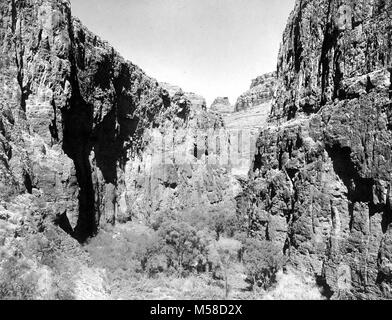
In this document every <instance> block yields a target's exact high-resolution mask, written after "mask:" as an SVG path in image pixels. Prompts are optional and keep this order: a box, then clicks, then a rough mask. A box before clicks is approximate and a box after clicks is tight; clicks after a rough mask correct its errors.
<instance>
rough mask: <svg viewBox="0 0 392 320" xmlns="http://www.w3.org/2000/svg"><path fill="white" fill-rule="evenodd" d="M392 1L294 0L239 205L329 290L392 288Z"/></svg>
mask: <svg viewBox="0 0 392 320" xmlns="http://www.w3.org/2000/svg"><path fill="white" fill-rule="evenodd" d="M391 14H392V4H391V3H389V2H387V1H378V0H361V1H337V0H329V1H327V0H315V1H307V0H298V1H297V2H296V5H295V9H294V11H293V12H292V14H291V16H290V19H289V22H288V25H287V27H286V30H285V32H284V35H283V44H282V46H281V50H280V54H279V60H278V70H277V75H278V76H277V77H278V87H277V88H278V90H277V93H276V99H275V100H274V103H273V106H272V111H271V115H270V118H269V125H268V128H266V129H265V130H263V132H262V133H261V134H260V136H259V138H258V142H257V146H256V147H257V151H256V155H255V158H254V161H253V164H252V168H251V174H250V179H251V181H250V183H249V184H248V186H247V187H246V188H247V190H245V191H244V193H243V194H242V196H240V197H238V198H237V200H238V202H237V203H238V212H239V213H240V214H241V215H243V216H245V217H247V219H248V221H249V224H250V225H251V227H250V228H249V229H248V230H249V232H250V233H251V234H253V235H254V236H257V237H261V238H265V239H268V240H270V241H273V242H275V243H277V244H279V245H280V246H281V247H282V250H284V252H285V253H286V254H287V255H289V256H290V257H291V260H292V263H293V264H294V265H296V266H297V267H298V268H299V269H301V270H303V271H306V272H310V273H312V274H314V275H315V276H316V277H317V279H318V282H319V284H320V285H322V286H323V287H324V289H325V290H324V293H325V295H327V296H328V297H333V298H342V299H350V298H355V299H369V298H380V297H381V298H392V277H391V276H392V268H391V266H392V254H391V252H392V242H391V237H392V227H391V222H392V214H391V183H392V180H391V169H392V163H391V161H392V158H391V148H390V144H391V141H392V133H391V37H390V36H391V27H392V20H391V18H390V17H391Z"/></svg>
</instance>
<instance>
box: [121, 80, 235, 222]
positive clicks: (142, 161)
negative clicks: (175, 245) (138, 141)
mask: <svg viewBox="0 0 392 320" xmlns="http://www.w3.org/2000/svg"><path fill="white" fill-rule="evenodd" d="M171 88H173V86H171ZM178 98H181V99H183V100H184V101H185V104H186V105H188V106H189V114H188V118H187V121H186V122H184V123H179V122H178V121H176V120H175V119H170V118H168V119H167V120H166V121H165V123H164V124H163V125H162V126H160V127H159V128H152V129H150V130H146V132H145V136H144V139H143V140H144V141H146V143H147V144H146V148H145V149H144V150H143V152H141V153H140V154H139V155H137V156H136V157H135V158H134V159H133V161H129V162H128V163H127V165H126V167H125V183H126V188H125V189H126V194H125V197H124V199H123V203H124V204H125V203H127V205H125V207H126V208H128V210H129V212H128V213H127V214H126V215H125V216H124V218H125V219H129V218H130V217H134V218H137V219H138V220H140V221H143V222H146V221H147V222H151V221H154V220H156V219H159V218H160V217H162V216H163V215H167V214H170V215H172V216H173V215H174V216H175V215H182V214H187V213H188V214H192V213H193V212H195V210H196V211H204V212H212V211H214V210H215V209H217V208H219V207H220V208H223V207H224V208H225V209H226V210H231V211H232V212H235V201H234V196H235V194H236V189H235V186H236V184H235V183H234V184H233V182H232V180H233V178H232V175H231V171H230V168H231V165H230V162H229V158H230V144H229V136H228V133H227V131H226V129H225V128H224V126H223V120H222V118H221V116H219V115H218V114H215V113H210V112H209V111H206V109H205V101H204V103H200V101H203V99H202V98H201V97H198V96H197V95H195V94H189V93H184V92H182V90H181V89H179V88H177V91H175V90H173V91H171V99H172V100H173V101H177V99H178Z"/></svg>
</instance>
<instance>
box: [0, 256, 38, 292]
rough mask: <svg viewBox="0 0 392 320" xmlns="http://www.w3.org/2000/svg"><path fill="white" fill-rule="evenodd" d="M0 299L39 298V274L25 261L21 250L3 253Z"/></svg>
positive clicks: (0, 266) (0, 273)
mask: <svg viewBox="0 0 392 320" xmlns="http://www.w3.org/2000/svg"><path fill="white" fill-rule="evenodd" d="M1 255H2V257H1V260H2V261H3V262H2V263H1V265H0V300H34V299H36V298H37V290H38V286H37V283H38V275H37V274H36V273H35V272H34V271H33V270H32V269H31V267H30V266H29V264H28V263H27V262H25V260H24V258H23V257H22V255H21V253H20V252H17V253H15V255H13V256H8V257H7V256H6V254H5V253H2V254H1Z"/></svg>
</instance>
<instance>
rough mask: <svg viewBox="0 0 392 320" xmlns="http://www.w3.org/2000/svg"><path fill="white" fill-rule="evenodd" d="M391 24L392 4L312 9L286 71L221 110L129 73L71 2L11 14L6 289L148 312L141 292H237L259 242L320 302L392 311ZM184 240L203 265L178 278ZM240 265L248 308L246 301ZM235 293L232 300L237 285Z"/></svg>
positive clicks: (6, 69)
mask: <svg viewBox="0 0 392 320" xmlns="http://www.w3.org/2000/svg"><path fill="white" fill-rule="evenodd" d="M391 14H392V3H389V2H388V1H383V0H360V1H352V0H297V1H296V3H295V7H294V10H293V11H292V13H291V15H290V17H289V19H288V23H287V26H286V29H285V31H284V34H283V40H282V44H281V47H280V52H279V56H278V62H277V68H276V71H273V70H274V69H275V66H271V70H272V71H273V72H271V73H268V74H264V75H260V76H259V77H258V78H256V79H254V80H253V81H252V83H251V86H250V89H249V90H248V91H247V92H245V93H244V94H242V95H241V96H240V97H239V98H238V100H237V101H236V102H235V103H234V104H231V102H230V101H229V99H228V98H227V97H218V98H217V99H216V100H215V101H214V103H213V104H212V105H211V106H207V102H206V100H205V99H204V98H203V97H202V96H200V95H198V94H196V93H190V92H185V91H184V90H182V89H181V88H180V87H178V86H176V85H172V84H168V83H164V82H159V81H164V80H165V79H159V81H158V80H155V79H153V78H151V77H149V76H148V75H147V74H146V73H145V72H144V71H143V70H142V69H140V68H139V67H138V66H136V65H135V64H133V63H132V62H129V61H127V60H125V59H124V58H123V57H122V56H121V55H120V54H119V53H118V52H117V51H116V50H115V49H114V48H113V47H112V46H111V45H110V44H109V43H107V42H106V41H104V40H102V39H101V38H99V37H98V36H96V35H95V34H93V33H92V32H90V31H89V30H88V29H87V28H86V27H85V26H84V25H83V24H82V22H81V21H80V20H79V19H77V18H75V17H73V16H72V14H71V5H70V2H69V1H68V0H54V1H53V0H4V1H2V2H1V3H0V49H1V54H0V249H1V250H0V256H1V261H0V262H1V263H0V271H1V270H5V268H6V267H5V266H6V265H7V263H9V261H14V260H12V259H13V258H15V257H16V258H17V260H18V261H24V263H25V264H26V265H28V268H29V270H32V271H31V272H30V271H29V272H25V273H24V275H23V277H21V278H23V279H30V278H31V277H32V275H33V274H34V277H35V278H36V282H37V283H38V285H36V286H35V287H37V288H36V292H37V293H36V295H37V296H38V297H40V298H54V299H67V298H69V297H68V295H67V294H68V293H69V292H71V291H72V295H73V296H74V298H76V299H112V298H114V299H115V298H118V299H123V298H124V297H125V298H129V297H131V298H134V297H135V295H136V293H132V292H133V291H132V290H133V289H129V288H135V287H136V288H139V287H138V286H140V283H139V282H137V281H142V280H137V281H136V280H134V279H139V278H140V277H142V276H140V274H143V276H144V275H145V274H147V273H148V275H149V276H151V275H152V276H151V278H154V277H156V276H157V274H160V273H164V272H166V273H167V274H169V276H172V274H173V273H174V270H176V272H177V271H178V272H179V273H180V276H181V277H182V276H183V273H184V272H185V271H186V272H188V273H187V276H189V274H191V273H192V272H194V273H195V274H196V273H197V274H203V273H208V272H212V273H213V279H214V280H209V279H208V280H206V279H204V278H203V281H206V283H208V284H211V283H213V281H215V280H216V281H218V280H222V279H223V277H224V276H222V270H223V269H224V262H223V259H221V258H219V254H220V252H221V251H220V249H219V248H220V247H219V246H220V245H221V246H223V247H224V246H225V245H228V246H229V247H230V248H232V247H234V248H237V247H236V246H237V243H240V242H241V241H242V240H243V238H246V239H245V240H243V241H244V243H245V242H246V243H247V242H249V241H252V239H257V240H258V241H263V243H264V242H265V243H268V244H271V248H277V251H278V252H279V254H281V255H282V259H283V257H284V259H285V261H286V260H287V261H288V262H287V263H286V265H285V268H284V269H285V270H293V271H292V272H294V273H295V274H296V275H301V276H302V275H303V276H304V277H306V279H308V278H309V279H311V280H310V281H309V283H312V284H311V285H310V284H309V283H307V282H306V281H305V282H306V283H305V284H303V283H302V282H301V285H304V286H305V287H306V288H308V287H307V286H308V285H309V286H311V287H312V290H315V292H316V293H315V295H317V297H318V298H320V299H392V228H391V223H392V208H391V183H392V178H391V174H392V172H391V171H392V155H391V147H390V144H391V141H392V132H391V128H392V123H391V119H392V118H391V98H392V96H391V90H392V83H391V80H392V75H391V70H392V65H391V41H392V38H391V35H392V33H391V31H392V30H391V29H392V20H391ZM248 63H251V62H248ZM232 102H233V101H232ZM184 217H185V218H184ZM182 219H185V220H184V221H185V222H186V224H185V222H184V221H183V220H182ZM166 220H169V221H172V220H173V221H176V223H177V221H179V222H178V225H176V224H172V225H170V224H168V222H167V221H166ZM202 224H204V225H203V228H204V227H205V226H209V227H211V228H212V231H211V232H210V233H208V232H207V231H206V230H204V229H203V230H202V228H201V227H200V226H201V225H202ZM165 228H166V229H165ZM162 230H165V232H166V231H167V230H168V231H167V233H165V234H164V236H162V234H163V231H162ZM185 230H187V232H188V231H189V233H190V234H191V235H192V236H191V237H190V238H189V239H187V240H186V241H188V242H189V243H192V244H194V247H192V248H191V249H189V248H188V249H187V250H188V251H186V254H187V255H188V256H191V253H192V254H194V252H197V254H194V255H192V257H189V258H187V257H186V255H183V254H182V255H181V254H179V253H178V252H176V253H175V254H176V257H177V256H181V259H179V258H178V257H177V258H178V261H177V260H176V259H175V258H173V256H174V255H175V254H174V253H173V252H174V251H176V250H177V249H178V247H179V245H178V243H177V242H176V241H178V239H179V238H181V236H182V233H181V232H185ZM174 233H175V237H174V236H173V234H174ZM207 233H208V234H207ZM169 235H170V236H173V237H174V238H175V239H174V240H173V239H169V238H168V237H169ZM159 237H162V239H164V240H165V241H166V245H167V247H164V248H165V249H164V250H163V249H162V248H161V247H159V248H158V247H157V246H158V243H159V245H161V242H162V241H161V240H162V239H161V238H159ZM156 238H157V239H158V238H159V239H160V240H159V241H161V242H159V241H158V240H156ZM118 239H121V241H123V242H124V243H126V244H127V246H129V247H126V246H125V247H124V246H123V242H120V241H118V242H116V241H117V240H118ZM155 240H156V241H157V242H154V243H153V241H155ZM170 241H172V242H174V243H175V244H176V245H177V247H175V248H176V250H174V249H172V247H170V248H171V249H170V250H169V249H167V248H168V247H169V246H170V245H172V242H170ZM186 241H184V242H186ZM225 241H226V242H225ZM151 243H152V244H151ZM107 244H110V245H112V246H113V247H109V246H106V245H107ZM150 244H151V246H150V247H147V249H146V250H144V251H143V252H142V253H140V252H139V251H137V250H139V249H137V250H136V249H135V248H134V247H132V246H135V247H136V246H139V247H142V246H148V245H150ZM105 246H106V247H105ZM239 246H241V244H240V245H239ZM173 247H174V246H173ZM130 248H131V249H130ZM153 248H154V250H155V251H154V252H155V253H154V254H155V255H152V254H151V252H153ZM157 248H158V249H157ZM116 250H117V251H116ZM165 250H167V252H169V253H167V256H165V257H164V256H162V255H163V253H164V252H166V251H165ZM236 250H237V249H236ZM271 250H272V249H271ZM48 252H49V253H53V255H52V256H50V257H51V258H50V259H51V260H50V262H48V261H47V260H45V259H44V257H46V258H47V257H48V256H47V255H48ZM156 252H158V253H159V254H156ZM241 252H242V253H244V251H243V250H242V249H238V250H237V251H236V252H235V255H236V254H237V253H238V255H239V256H241ZM105 254H107V256H105ZM116 254H117V255H118V256H116ZM169 254H170V257H169ZM56 255H57V256H56ZM111 255H112V256H113V257H112V256H111ZM140 256H141V258H140ZM244 256H245V258H244V257H240V260H241V259H243V260H246V255H244ZM119 257H124V261H126V263H128V260H127V259H128V258H129V259H131V257H132V259H133V260H130V262H129V263H128V265H127V267H118V268H117V266H116V268H117V269H121V268H122V270H128V269H126V268H130V267H129V265H132V268H134V269H132V272H134V273H135V274H138V276H130V275H125V272H122V271H118V270H117V269H116V270H117V271H118V274H120V275H121V276H118V277H119V278H121V281H124V282H127V283H128V282H129V283H132V285H130V286H129V287H127V289H126V290H125V289H124V288H120V286H119V285H118V282H116V281H119V280H118V279H117V278H116V279H114V280H113V279H111V280H110V281H109V280H107V279H108V278H110V273H111V269H110V268H111V267H112V266H108V265H107V264H108V261H112V260H115V261H118V260H120V259H119ZM16 258H15V259H16ZM60 258H61V260H59V259H60ZM105 259H107V261H104V260H105ZM110 259H112V260H110ZM186 259H188V260H189V261H187V260H186ZM17 260H15V261H16V262H15V261H14V262H13V263H16V265H17V263H18V262H17ZM134 261H137V263H136V262H134ZM3 262H4V263H3ZM240 262H241V263H242V260H241V261H236V262H235V263H234V267H232V268H233V279H235V281H234V280H233V283H234V284H233V285H232V289H231V292H232V295H233V298H237V299H246V298H249V296H244V293H243V292H244V291H246V290H247V289H245V286H246V282H247V281H248V280H246V281H245V280H244V279H243V278H246V275H245V276H244V277H243V275H244V273H246V272H245V271H244V270H243V265H242V264H241V263H240ZM118 263H120V262H118ZM124 263H125V262H124ZM133 263H134V264H135V266H133ZM75 268H76V269H75ZM187 268H188V269H187ZM59 270H60V271H59ZM140 270H142V271H140ZM225 270H226V269H225ZM117 271H116V272H117ZM181 272H182V273H181ZM0 273H1V272H0ZM118 274H117V273H116V276H117V275H118ZM67 275H68V276H67ZM169 276H168V277H169ZM301 276H298V277H301ZM4 277H5V276H4ZM67 277H73V278H74V279H73V283H72V284H67V283H66V280H65V278H67ZM274 277H275V275H274ZM282 277H283V276H282ZM43 278H45V279H50V280H46V282H50V285H47V284H45V283H46V282H45V283H44V281H43V280H42V279H43ZM1 279H3V278H1V277H0V280H1ZM4 279H7V278H4ZM40 279H41V280H40ZM142 279H144V278H142ZM168 279H171V278H168ZM296 279H297V278H296ZM25 281H27V280H25ZM29 281H30V280H29ZM132 281H136V283H137V285H134V283H133V282H132ZM179 281H181V282H182V280H179ZM3 282H7V281H3ZM109 282H110V283H111V284H110V289H108V288H107V287H108V286H109V285H108V284H107V283H109ZM168 282H169V281H168ZM248 282H249V281H248ZM277 282H278V283H279V281H277ZM0 283H2V282H1V281H0ZM186 283H187V282H186ZM203 283H204V282H203ZM154 285H155V284H154ZM185 285H186V284H185ZM255 285H256V284H255V283H253V286H255ZM211 286H212V285H211ZM70 287H72V290H71V289H70ZM194 287H196V285H193V287H192V288H193V289H192V290H193V291H195V290H196V289H194ZM218 287H219V286H218ZM1 288H2V286H1V285H0V294H2V295H5V293H4V292H5V291H4V292H3V291H2V289H1ZM53 288H56V289H53ZM219 288H220V289H219V290H221V291H219V292H223V291H224V290H226V298H227V295H228V294H229V288H228V287H227V274H226V287H225V288H224V290H223V289H222V288H223V287H222V288H221V287H219ZM277 288H279V286H278V287H277ZM315 288H316V289H315ZM7 290H9V291H7V292H11V291H12V290H11V289H7ZM135 290H136V289H135ZM140 290H142V289H140ZM154 290H155V289H154ZM154 290H152V289H151V290H150V291H151V292H153V293H151V292H150V291H148V290H146V292H148V295H147V297H149V298H151V297H152V298H156V297H158V298H161V299H163V298H165V297H166V298H173V297H174V298H175V297H176V296H175V294H174V293H173V292H171V293H167V292H166V291H165V292H163V293H162V292H161V291H159V290H158V291H159V292H158V293H156V292H155V291H154ZM173 290H174V289H173ZM184 290H185V289H184ZM192 290H191V291H192ZM211 290H212V289H211ZM217 290H218V289H217ZM276 290H278V289H276ZM276 290H275V291H274V293H273V294H272V295H274V294H275V295H276V294H277V293H276V292H277V291H276ZM125 291H127V292H126V293H124V292H125ZM204 291H206V290H204ZM303 291H310V289H309V290H307V289H306V290H305V289H304V290H303ZM53 292H55V293H53ZM130 292H131V293H130ZM246 292H247V291H246ZM312 292H313V291H312ZM204 293H205V292H203V294H204ZM254 293H255V291H253V294H254ZM53 294H54V296H52V295H53ZM146 294H147V293H146ZM182 294H183V293H180V294H179V296H180V297H183V295H182ZM246 294H248V293H246ZM249 294H250V293H249ZM211 295H212V293H211ZM206 296H207V297H208V298H211V296H208V295H207V294H206ZM200 297H201V293H200V295H199V296H198V298H200ZM203 297H204V296H203ZM213 297H215V296H213ZM252 297H253V296H252ZM0 298H2V297H0ZM30 298H31V297H30Z"/></svg>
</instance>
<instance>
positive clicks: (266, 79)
mask: <svg viewBox="0 0 392 320" xmlns="http://www.w3.org/2000/svg"><path fill="white" fill-rule="evenodd" d="M276 82H277V81H276V73H275V72H271V73H266V74H263V75H261V76H259V77H257V78H256V79H254V80H252V84H251V86H250V89H249V90H248V91H247V92H245V93H244V94H242V95H241V96H240V97H239V98H238V100H237V103H236V105H235V111H236V112H239V111H243V110H246V109H249V108H253V107H256V106H260V105H262V104H265V103H269V102H271V100H272V98H273V96H274V93H275V91H276Z"/></svg>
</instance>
